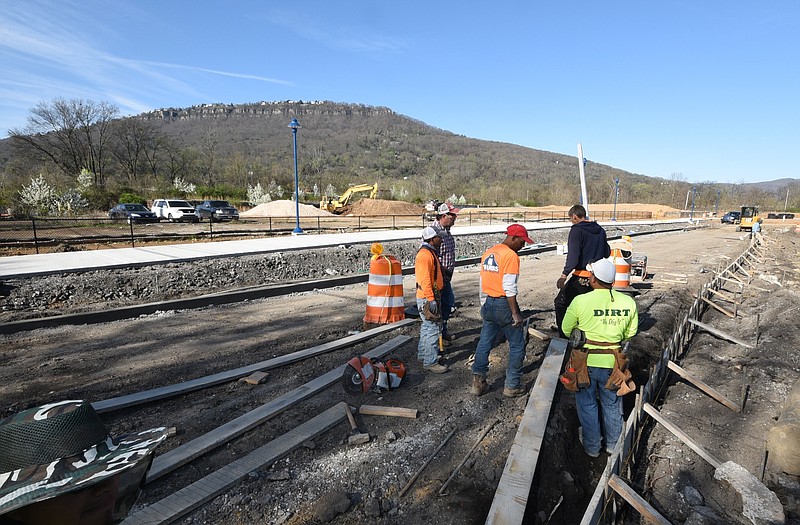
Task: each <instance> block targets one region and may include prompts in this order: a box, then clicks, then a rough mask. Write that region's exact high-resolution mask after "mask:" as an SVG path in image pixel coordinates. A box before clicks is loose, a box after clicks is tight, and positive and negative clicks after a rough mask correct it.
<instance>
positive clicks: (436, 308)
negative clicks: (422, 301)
mask: <svg viewBox="0 0 800 525" xmlns="http://www.w3.org/2000/svg"><path fill="white" fill-rule="evenodd" d="M428 310H430V312H431V313H432V314H435V313H438V312H439V303H437V302H436V301H430V302H428Z"/></svg>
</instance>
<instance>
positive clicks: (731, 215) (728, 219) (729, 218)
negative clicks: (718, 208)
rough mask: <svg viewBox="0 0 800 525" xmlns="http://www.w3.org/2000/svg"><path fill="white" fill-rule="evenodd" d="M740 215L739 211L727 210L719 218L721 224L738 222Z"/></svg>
mask: <svg viewBox="0 0 800 525" xmlns="http://www.w3.org/2000/svg"><path fill="white" fill-rule="evenodd" d="M741 216H742V212H740V211H729V212H728V213H726V214H725V215H723V216H722V218H721V219H720V220H719V221H720V222H721V223H722V224H738V223H739V219H740V218H741Z"/></svg>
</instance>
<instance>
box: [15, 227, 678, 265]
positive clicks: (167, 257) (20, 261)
mask: <svg viewBox="0 0 800 525" xmlns="http://www.w3.org/2000/svg"><path fill="white" fill-rule="evenodd" d="M651 222H665V223H666V222H686V219H681V220H675V221H631V222H601V223H600V224H601V225H604V226H605V225H615V226H625V225H636V224H638V225H641V224H649V223H651ZM568 224H569V223H566V222H558V223H552V222H551V223H537V222H531V223H523V225H524V226H525V227H526V228H527V229H528V230H532V231H535V230H545V229H552V228H564V227H565V226H567V225H568ZM505 229H506V225H503V224H495V225H489V226H465V227H460V226H456V227H455V228H454V229H453V235H455V236H456V237H460V236H463V235H479V234H495V233H501V232H504V231H505ZM420 232H421V230H418V229H414V230H370V231H364V232H355V233H326V234H321V235H313V234H307V235H297V236H281V237H267V238H263V239H248V240H240V241H219V242H205V243H190V244H172V245H167V246H148V247H143V248H118V249H110V250H91V251H82V252H66V253H42V254H36V255H15V256H11V257H0V279H3V278H5V279H8V278H17V277H28V276H33V275H47V274H54V273H62V272H74V271H89V270H97V269H100V268H130V267H132V266H147V265H151V264H166V263H175V262H184V261H191V260H195V259H207V258H216V257H230V256H232V255H249V254H256V253H271V252H283V251H289V250H305V249H308V248H321V247H326V246H338V245H340V244H364V243H372V242H387V241H403V240H413V239H418V238H419V236H420Z"/></svg>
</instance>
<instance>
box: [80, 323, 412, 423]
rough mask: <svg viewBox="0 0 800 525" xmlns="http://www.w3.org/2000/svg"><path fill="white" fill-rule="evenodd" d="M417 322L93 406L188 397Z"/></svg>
mask: <svg viewBox="0 0 800 525" xmlns="http://www.w3.org/2000/svg"><path fill="white" fill-rule="evenodd" d="M416 322H417V321H416V319H404V320H402V321H397V322H396V323H390V324H387V325H384V326H379V327H377V328H372V329H371V330H365V331H363V332H359V333H357V334H354V335H350V336H347V337H343V338H341V339H337V340H336V341H329V342H327V343H323V344H321V345H317V346H313V347H311V348H306V349H304V350H300V351H298V352H293V353H291V354H287V355H282V356H279V357H275V358H273V359H267V360H266V361H261V362H259V363H254V364H252V365H246V366H243V367H240V368H234V369H233V370H227V371H225V372H219V373H217V374H212V375H209V376H204V377H198V378H197V379H192V380H190V381H185V382H183V383H176V384H174V385H167V386H163V387H158V388H153V389H152V390H145V391H143V392H136V393H133V394H128V395H125V396H120V397H114V398H111V399H106V400H104V401H95V402H94V403H92V408H94V409H95V411H96V412H98V413H101V414H102V413H103V412H111V411H112V410H119V409H121V408H127V407H131V406H135V405H139V404H142V403H148V402H150V401H157V400H159V399H166V398H168V397H172V396H177V395H180V394H185V393H187V392H192V391H194V390H200V389H202V388H207V387H210V386H214V385H218V384H220V383H225V382H227V381H235V380H236V379H239V378H241V377H245V376H248V375H250V374H252V373H253V372H256V371H259V370H271V369H273V368H278V367H281V366H285V365H288V364H291V363H294V362H297V361H301V360H303V359H307V358H309V357H314V356H317V355H320V354H324V353H327V352H332V351H333V350H339V349H340V348H345V347H348V346H352V345H354V344H357V343H360V342H363V341H366V340H367V339H370V338H372V337H375V336H376V335H379V334H382V333H384V332H389V331H391V330H394V329H396V328H401V327H403V326H408V325H412V324H415V323H416Z"/></svg>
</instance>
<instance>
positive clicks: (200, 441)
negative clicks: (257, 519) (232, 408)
mask: <svg viewBox="0 0 800 525" xmlns="http://www.w3.org/2000/svg"><path fill="white" fill-rule="evenodd" d="M410 340H411V338H410V337H408V336H406V335H399V336H397V337H395V338H394V339H392V340H390V341H387V342H385V343H383V344H382V345H380V346H378V347H376V348H374V349H372V350H370V351H369V352H367V353H366V354H364V355H365V356H367V357H375V358H381V357H385V356H386V355H388V354H389V353H391V352H394V351H395V350H396V349H397V348H399V347H401V346H402V345H404V344H406V343H407V342H408V341H410ZM346 367H347V364H344V365H342V366H339V367H337V368H335V369H333V370H331V371H330V372H328V373H326V374H323V375H321V376H319V377H318V378H316V379H313V380H311V381H309V382H308V383H306V384H304V385H301V386H299V387H297V388H295V389H294V390H292V391H290V392H287V393H286V394H284V395H282V396H280V397H278V398H276V399H273V400H272V401H270V402H268V403H265V404H263V405H261V406H260V407H258V408H256V409H254V410H251V411H250V412H247V413H246V414H244V415H241V416H239V417H237V418H236V419H234V420H233V421H229V422H228V423H225V424H224V425H222V426H219V427H217V428H215V429H214V430H212V431H211V432H208V433H206V434H203V435H202V436H200V437H198V438H196V439H193V440H191V441H189V442H187V443H184V444H183V445H181V446H179V447H177V448H174V449H172V450H170V451H169V452H167V453H165V454H162V455H158V456H156V457H155V459H153V465H152V467H151V468H150V473H149V474H148V475H147V483H150V482H151V481H153V480H155V479H158V478H160V477H161V476H163V475H165V474H167V473H169V472H172V471H173V470H175V469H176V468H178V467H180V466H181V465H184V464H186V463H188V462H189V461H191V460H193V459H194V458H196V457H199V456H202V455H203V454H205V453H206V452H208V451H209V450H212V449H214V448H216V447H218V446H220V445H222V444H224V443H227V442H228V441H230V440H231V439H233V438H235V437H236V436H239V435H241V434H243V433H244V432H247V431H248V430H250V429H251V428H253V427H255V426H258V425H260V424H261V423H264V422H265V421H267V420H269V419H271V418H273V417H275V416H276V415H278V414H280V413H281V412H283V411H284V410H286V409H288V408H289V407H290V406H291V405H293V404H294V403H297V402H298V401H302V400H303V399H306V398H308V397H311V396H312V395H314V394H316V393H317V392H319V391H321V390H323V389H325V388H327V387H329V386H330V385H332V384H334V383H335V382H337V381H340V380H341V378H342V374H343V373H344V370H345V368H346ZM342 417H345V414H344V412H342Z"/></svg>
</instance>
